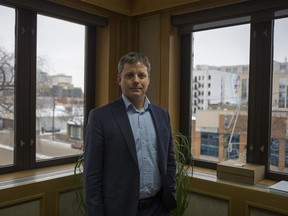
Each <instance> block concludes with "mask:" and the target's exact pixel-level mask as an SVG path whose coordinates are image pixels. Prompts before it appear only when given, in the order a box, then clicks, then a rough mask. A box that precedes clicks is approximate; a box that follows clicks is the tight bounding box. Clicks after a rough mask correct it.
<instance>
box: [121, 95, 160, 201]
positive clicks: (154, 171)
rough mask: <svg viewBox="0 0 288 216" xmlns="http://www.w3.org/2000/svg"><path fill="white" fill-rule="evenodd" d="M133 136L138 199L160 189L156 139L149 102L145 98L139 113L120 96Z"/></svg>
mask: <svg viewBox="0 0 288 216" xmlns="http://www.w3.org/2000/svg"><path fill="white" fill-rule="evenodd" d="M122 98H123V100H124V103H125V106H126V109H127V114H128V118H129V121H130V125H131V128H132V132H133V136H134V139H135V144H136V152H137V159H138V165H139V171H140V191H139V198H140V199H144V198H148V197H151V196H153V195H155V194H156V193H157V192H158V191H159V190H160V188H161V180H160V179H161V177H160V171H159V166H158V161H157V159H158V157H157V137H156V131H155V127H154V124H153V120H152V116H151V113H150V111H149V109H150V101H149V100H148V98H147V97H145V102H144V107H143V108H142V109H141V110H140V111H139V110H137V109H136V108H135V107H134V106H133V104H132V103H131V102H130V101H129V100H128V98H127V97H126V96H125V95H123V94H122Z"/></svg>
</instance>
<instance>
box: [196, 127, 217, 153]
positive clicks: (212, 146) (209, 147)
mask: <svg viewBox="0 0 288 216" xmlns="http://www.w3.org/2000/svg"><path fill="white" fill-rule="evenodd" d="M200 143H201V144H200V145H201V154H200V155H201V156H200V157H201V158H210V157H212V158H218V151H219V136H218V134H215V133H205V132H204V133H201V142H200ZM207 156H208V157H207Z"/></svg>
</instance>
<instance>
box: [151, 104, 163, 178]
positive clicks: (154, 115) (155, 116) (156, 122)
mask: <svg viewBox="0 0 288 216" xmlns="http://www.w3.org/2000/svg"><path fill="white" fill-rule="evenodd" d="M150 111H151V112H150V113H151V116H152V119H153V123H154V127H155V131H156V137H157V150H158V158H159V160H158V161H159V163H158V164H159V169H160V172H161V173H162V174H164V173H165V172H164V170H163V161H164V158H163V153H164V152H165V149H164V145H163V144H162V139H161V137H160V135H161V133H160V130H161V129H160V123H161V120H160V119H159V118H158V116H160V115H159V114H157V109H155V108H154V107H153V104H151V109H150Z"/></svg>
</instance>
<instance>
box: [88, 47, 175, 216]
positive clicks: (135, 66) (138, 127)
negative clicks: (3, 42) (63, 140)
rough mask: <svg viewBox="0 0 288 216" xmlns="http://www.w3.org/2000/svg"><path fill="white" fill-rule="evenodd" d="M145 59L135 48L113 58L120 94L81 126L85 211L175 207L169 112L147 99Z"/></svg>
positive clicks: (97, 215)
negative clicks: (115, 61) (83, 138)
mask: <svg viewBox="0 0 288 216" xmlns="http://www.w3.org/2000/svg"><path fill="white" fill-rule="evenodd" d="M150 69H151V67H150V62H149V60H148V58H147V57H146V56H145V55H144V54H142V53H138V52H131V53H128V54H126V55H124V56H123V57H122V58H121V59H120V61H119V63H118V72H119V73H118V83H119V85H120V87H121V89H122V96H121V97H120V98H118V99H117V100H116V101H114V102H112V103H111V104H108V105H106V106H103V107H100V108H97V109H93V110H92V111H91V112H90V114H89V119H88V124H87V128H86V131H85V153H84V154H85V155H84V160H85V161H84V188H85V202H86V212H87V215H88V216H168V215H170V213H171V211H172V210H173V209H174V208H175V207H176V201H175V198H174V195H173V194H174V193H175V181H176V180H175V173H176V165H175V155H174V149H173V139H172V135H171V127H170V119H169V114H168V112H167V111H166V110H164V109H162V108H160V107H158V106H156V105H154V104H152V103H150V101H149V100H148V98H147V96H146V91H147V89H148V86H149V83H150Z"/></svg>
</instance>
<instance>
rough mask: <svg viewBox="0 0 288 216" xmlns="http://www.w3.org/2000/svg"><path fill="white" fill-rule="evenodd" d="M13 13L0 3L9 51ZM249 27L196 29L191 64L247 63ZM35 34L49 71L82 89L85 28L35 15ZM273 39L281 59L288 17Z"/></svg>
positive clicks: (0, 36) (2, 37)
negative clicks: (70, 78)
mask: <svg viewBox="0 0 288 216" xmlns="http://www.w3.org/2000/svg"><path fill="white" fill-rule="evenodd" d="M14 16H15V15H14V10H13V9H10V10H7V7H5V10H4V7H3V6H0V29H1V32H0V47H1V48H2V49H3V48H4V49H5V50H6V51H9V52H12V51H13V49H14V23H15V18H14ZM249 28H250V25H249V24H246V25H240V26H235V27H226V28H221V29H216V30H208V31H202V32H196V33H195V34H194V45H195V46H194V64H195V65H197V64H208V65H215V66H225V65H238V64H249V45H250V42H249V39H250V30H249ZM3 29H5V31H3ZM280 32H281V34H280ZM37 34H38V35H37V36H38V40H37V43H38V44H37V47H38V50H37V55H39V56H41V57H43V58H45V59H46V62H47V64H48V66H47V68H49V73H50V74H51V75H52V74H53V75H55V74H59V73H61V74H66V75H72V77H73V80H72V81H73V84H74V86H75V87H82V89H83V85H84V76H83V71H84V34H85V27H84V26H83V25H78V24H74V23H70V22H66V21H61V20H57V19H54V18H50V17H44V16H39V15H38V32H37ZM274 38H275V44H274V48H275V49H274V50H275V53H274V59H275V60H277V61H279V62H284V61H285V57H286V58H287V56H288V40H287V38H288V18H285V19H281V20H277V21H276V23H275V35H274Z"/></svg>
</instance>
